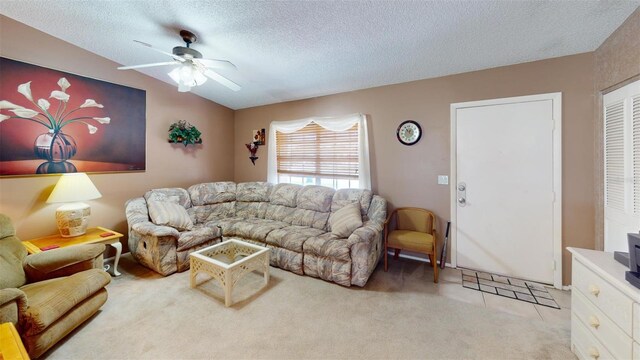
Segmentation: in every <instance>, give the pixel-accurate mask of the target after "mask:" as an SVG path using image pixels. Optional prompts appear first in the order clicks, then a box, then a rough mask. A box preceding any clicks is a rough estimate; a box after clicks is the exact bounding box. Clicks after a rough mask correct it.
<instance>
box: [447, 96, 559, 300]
mask: <svg viewBox="0 0 640 360" xmlns="http://www.w3.org/2000/svg"><path fill="white" fill-rule="evenodd" d="M542 100H551V101H552V117H553V128H552V132H553V135H552V137H553V140H552V141H553V191H554V193H553V194H552V197H553V263H552V264H550V266H552V267H553V274H554V275H553V286H554V287H555V288H557V289H561V288H562V93H560V92H556V93H548V94H537V95H528V96H517V97H509V98H501V99H491V100H480V101H469V102H461V103H453V104H451V107H450V108H451V110H450V111H451V150H450V151H451V164H450V166H451V168H450V177H451V181H450V182H449V184H450V185H449V191H450V212H451V225H452V226H451V230H450V234H449V235H450V240H451V265H452V266H453V267H457V199H456V198H457V191H456V190H457V189H456V188H457V183H458V179H457V170H458V168H457V165H458V157H457V131H456V130H457V110H458V109H464V108H470V107H479V106H491V105H500V104H513V103H520V102H533V101H542Z"/></svg>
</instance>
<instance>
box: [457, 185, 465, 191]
mask: <svg viewBox="0 0 640 360" xmlns="http://www.w3.org/2000/svg"><path fill="white" fill-rule="evenodd" d="M465 189H466V187H465V186H464V184H460V185H458V191H464V190H465Z"/></svg>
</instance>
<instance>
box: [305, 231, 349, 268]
mask: <svg viewBox="0 0 640 360" xmlns="http://www.w3.org/2000/svg"><path fill="white" fill-rule="evenodd" d="M350 245H351V244H350V243H349V242H347V240H346V239H341V238H338V237H337V236H335V235H333V234H332V233H326V234H322V235H320V236H316V237H312V238H309V239H307V241H305V242H304V244H303V245H302V249H303V251H304V253H305V254H312V255H316V256H322V257H329V258H335V259H340V260H344V261H351V255H350V253H349V251H350Z"/></svg>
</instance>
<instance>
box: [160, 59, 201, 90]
mask: <svg viewBox="0 0 640 360" xmlns="http://www.w3.org/2000/svg"><path fill="white" fill-rule="evenodd" d="M168 75H169V77H170V78H171V79H172V80H173V81H175V82H176V83H177V84H178V91H180V92H187V91H189V90H191V87H194V86H200V85H202V84H204V83H205V82H207V77H206V76H204V74H202V72H201V71H200V70H199V69H197V68H196V67H195V66H193V65H191V64H182V65H181V66H179V67H177V68H175V69H173V70H171V71H170V72H169V73H168Z"/></svg>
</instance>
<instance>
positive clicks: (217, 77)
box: [204, 69, 241, 91]
mask: <svg viewBox="0 0 640 360" xmlns="http://www.w3.org/2000/svg"><path fill="white" fill-rule="evenodd" d="M204 74H205V75H206V76H207V77H208V78H210V79H213V80H215V81H217V82H219V83H220V84H222V85H224V86H226V87H228V88H229V89H231V90H233V91H240V89H241V87H240V85H238V84H236V83H234V82H233V81H231V80H229V79H227V78H226V77H224V76H222V75H220V74H218V73H217V72H215V71H213V70H210V69H207V70H205V71H204Z"/></svg>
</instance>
